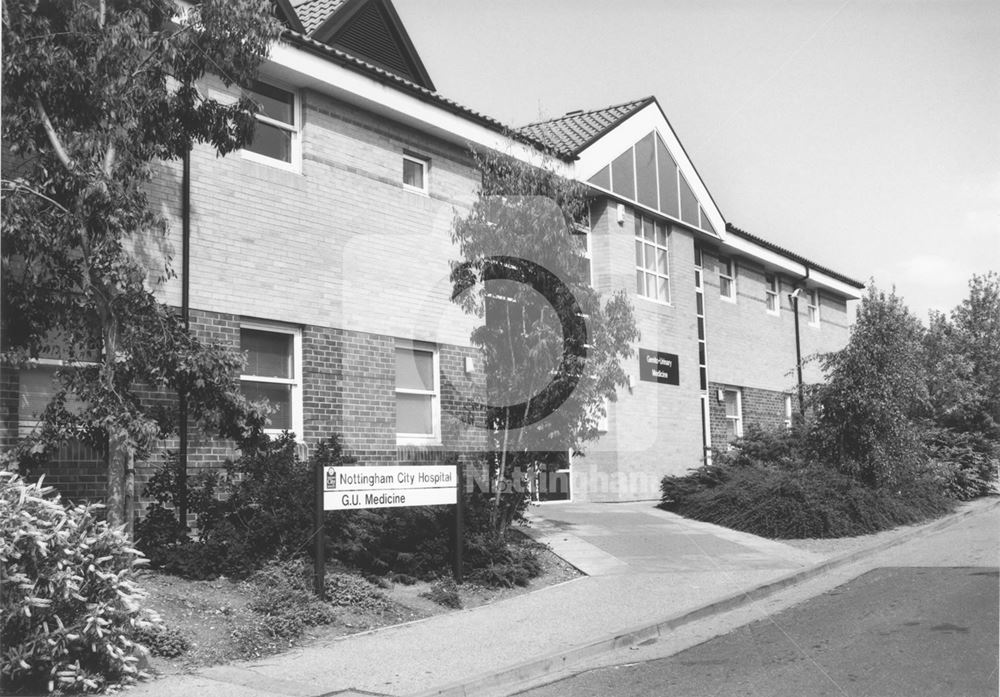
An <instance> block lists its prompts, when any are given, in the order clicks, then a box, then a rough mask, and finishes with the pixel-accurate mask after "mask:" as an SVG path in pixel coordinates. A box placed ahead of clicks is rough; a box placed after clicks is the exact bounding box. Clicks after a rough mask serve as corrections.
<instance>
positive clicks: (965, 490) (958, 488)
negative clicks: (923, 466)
mask: <svg viewBox="0 0 1000 697" xmlns="http://www.w3.org/2000/svg"><path fill="white" fill-rule="evenodd" d="M926 442H927V448H928V451H929V452H930V459H931V463H932V467H933V469H934V472H935V474H936V475H937V477H938V479H939V481H940V483H941V486H942V487H943V489H944V491H945V492H946V493H947V494H948V495H949V496H951V497H952V498H955V499H958V500H959V501H969V500H971V499H974V498H977V497H979V496H986V495H988V494H990V493H992V492H993V491H994V490H995V488H996V483H997V470H998V467H1000V445H998V444H997V442H996V441H994V440H992V439H990V438H988V437H986V436H985V435H983V434H981V433H964V432H960V431H955V430H951V429H947V428H938V429H931V430H930V431H929V432H928V434H927V440H926Z"/></svg>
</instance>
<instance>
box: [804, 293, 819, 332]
mask: <svg viewBox="0 0 1000 697" xmlns="http://www.w3.org/2000/svg"><path fill="white" fill-rule="evenodd" d="M806 299H807V300H808V302H809V324H815V325H818V324H819V291H818V290H815V289H813V290H807V291H806Z"/></svg>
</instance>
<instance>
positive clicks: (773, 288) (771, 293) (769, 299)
mask: <svg viewBox="0 0 1000 697" xmlns="http://www.w3.org/2000/svg"><path fill="white" fill-rule="evenodd" d="M779 292H780V289H779V287H778V277H777V276H775V275H774V274H773V273H769V274H764V303H765V305H767V311H768V312H769V313H771V314H772V315H776V314H778V313H779V311H780V308H781V305H779V303H778V298H779V295H778V293H779Z"/></svg>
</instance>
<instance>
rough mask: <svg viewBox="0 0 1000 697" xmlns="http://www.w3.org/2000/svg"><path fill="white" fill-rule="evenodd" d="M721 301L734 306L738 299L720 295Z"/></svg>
mask: <svg viewBox="0 0 1000 697" xmlns="http://www.w3.org/2000/svg"><path fill="white" fill-rule="evenodd" d="M719 300H721V301H722V302H724V303H732V304H733V305H735V304H736V298H732V297H729V296H728V295H720V296H719Z"/></svg>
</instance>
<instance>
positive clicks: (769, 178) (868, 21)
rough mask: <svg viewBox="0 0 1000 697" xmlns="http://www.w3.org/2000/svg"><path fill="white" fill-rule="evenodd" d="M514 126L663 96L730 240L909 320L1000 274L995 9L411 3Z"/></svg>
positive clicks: (403, 9)
mask: <svg viewBox="0 0 1000 697" xmlns="http://www.w3.org/2000/svg"><path fill="white" fill-rule="evenodd" d="M394 3H395V6H396V9H397V10H398V12H399V14H400V16H401V17H402V20H403V23H404V25H405V26H406V27H407V30H408V31H409V33H410V37H411V39H412V40H413V42H414V44H415V46H416V48H417V51H418V52H419V53H420V55H421V58H422V59H423V61H424V64H425V66H426V67H427V70H428V72H429V73H430V75H431V78H432V79H433V80H434V82H435V86H436V87H437V88H438V91H439V92H441V93H443V94H444V95H445V96H447V97H450V98H452V99H454V100H456V101H458V102H459V103H461V104H464V105H465V106H469V107H472V108H474V109H477V110H479V111H482V112H484V113H486V114H488V115H490V116H493V117H494V118H497V119H499V120H500V121H503V122H504V123H507V124H510V125H523V124H525V123H528V122H531V121H536V120H538V119H540V118H552V117H556V116H560V115H562V114H564V113H565V112H567V111H570V110H573V109H593V108H599V107H603V106H607V105H611V104H616V103H619V102H624V101H629V100H633V99H637V98H639V97H644V96H648V95H653V96H655V97H656V98H657V99H658V100H659V102H660V105H661V106H662V107H663V109H664V111H665V112H666V115H667V118H668V119H669V120H670V122H671V124H672V125H673V127H674V129H675V130H676V131H677V134H678V136H679V137H680V139H681V142H682V143H683V144H684V147H685V148H686V150H687V152H688V154H689V155H690V156H691V159H692V160H693V161H694V164H695V166H696V167H697V168H698V171H699V172H700V173H701V175H702V178H703V179H704V180H705V183H706V185H707V186H708V189H709V191H711V192H712V195H713V197H714V198H715V201H716V203H718V205H719V208H720V209H721V211H722V214H723V216H724V217H725V218H726V220H727V221H729V222H731V223H733V224H734V225H736V226H738V227H741V228H743V229H745V230H747V231H748V232H751V233H753V234H756V235H758V236H760V237H764V238H765V239H767V240H770V241H772V242H774V243H776V244H779V245H781V246H784V247H787V248H789V249H792V250H794V251H796V252H798V253H800V254H802V255H803V256H805V257H807V258H809V259H812V260H813V261H815V262H817V263H819V264H822V265H825V266H829V267H831V268H833V269H835V270H837V271H840V272H841V273H844V274H846V275H848V276H850V277H852V278H857V279H858V280H861V281H867V280H868V279H869V278H870V277H874V278H875V282H876V284H877V285H878V286H879V287H881V288H886V289H888V288H889V287H890V286H892V285H895V286H896V290H897V292H898V293H899V294H900V295H901V296H902V297H903V298H904V299H905V300H906V302H907V304H908V305H909V307H910V309H911V310H913V312H914V313H916V314H917V315H918V316H919V317H920V318H921V319H926V316H927V312H928V310H929V309H931V308H933V309H938V310H946V311H947V310H950V309H951V308H952V307H954V306H955V305H956V304H958V303H959V302H961V300H962V299H963V298H964V297H965V296H966V295H967V283H968V279H969V277H970V276H971V275H972V274H973V273H985V272H986V271H987V270H990V269H992V270H1000V2H998V0H983V1H979V0H968V1H966V0H938V1H931V0H926V1H917V0H889V1H885V2H880V1H877V0H848V1H847V2H844V1H843V0H836V1H830V2H827V1H826V0H811V1H797V2H789V1H783V0H773V1H771V0H754V1H753V2H748V1H746V0H728V1H727V0H718V1H716V0H611V1H609V0H558V1H556V0H501V1H496V0H491V1H485V0H394Z"/></svg>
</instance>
